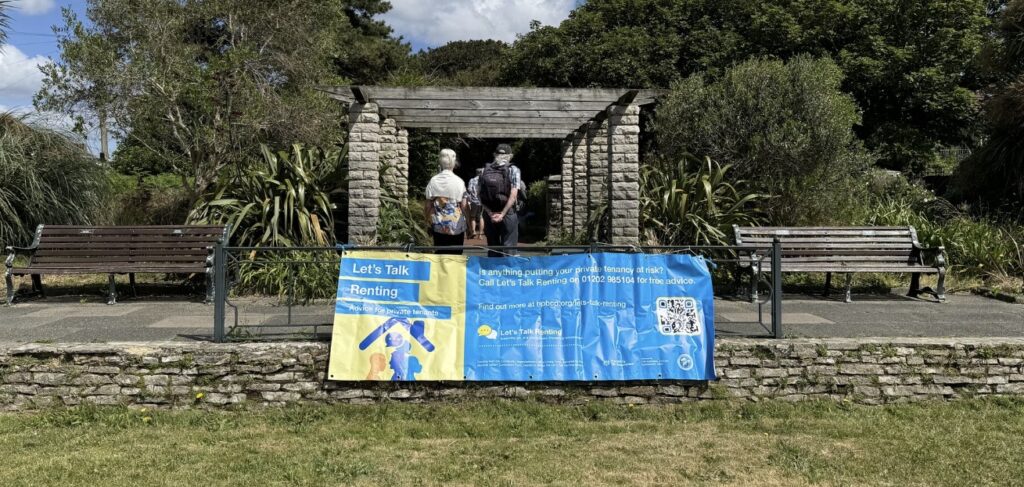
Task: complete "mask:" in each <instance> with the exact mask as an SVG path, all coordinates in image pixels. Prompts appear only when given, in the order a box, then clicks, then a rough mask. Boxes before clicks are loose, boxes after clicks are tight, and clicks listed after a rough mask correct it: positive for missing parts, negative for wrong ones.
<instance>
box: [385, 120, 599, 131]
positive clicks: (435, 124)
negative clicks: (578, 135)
mask: <svg viewBox="0 0 1024 487" xmlns="http://www.w3.org/2000/svg"><path fill="white" fill-rule="evenodd" d="M398 124H399V125H401V126H402V127H405V128H430V129H442V128H454V129H462V130H473V129H490V128H496V129H510V130H515V129H542V130H548V131H563V132H565V133H569V132H572V131H574V130H576V129H577V128H579V125H578V124H575V123H564V122H563V123H560V122H540V121H537V122H534V123H522V122H501V121H494V122H490V123H480V122H447V121H444V120H434V121H426V120H425V121H415V122H409V121H399V122H398Z"/></svg>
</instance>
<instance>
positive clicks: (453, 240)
mask: <svg viewBox="0 0 1024 487" xmlns="http://www.w3.org/2000/svg"><path fill="white" fill-rule="evenodd" d="M430 233H432V234H433V235H434V246H435V247H444V246H448V245H464V244H465V243H466V234H465V233H460V234H458V235H447V234H444V233H437V232H435V231H433V230H431V231H430ZM434 253H435V254H452V255H462V249H444V250H436V251H434Z"/></svg>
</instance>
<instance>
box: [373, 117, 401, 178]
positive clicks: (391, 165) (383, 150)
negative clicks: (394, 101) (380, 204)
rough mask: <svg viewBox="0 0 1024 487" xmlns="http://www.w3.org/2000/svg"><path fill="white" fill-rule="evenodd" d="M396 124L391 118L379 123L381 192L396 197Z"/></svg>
mask: <svg viewBox="0 0 1024 487" xmlns="http://www.w3.org/2000/svg"><path fill="white" fill-rule="evenodd" d="M397 138H398V124H396V123H395V120H394V119H392V118H385V119H384V120H383V121H381V122H380V137H379V139H378V140H380V179H381V181H382V182H383V183H384V187H382V188H381V192H382V193H384V194H391V195H395V196H397V195H398V194H400V190H399V188H398V171H399V169H398V142H397Z"/></svg>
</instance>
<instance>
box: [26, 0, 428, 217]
mask: <svg viewBox="0 0 1024 487" xmlns="http://www.w3.org/2000/svg"><path fill="white" fill-rule="evenodd" d="M388 7H389V5H388V4H387V2H384V1H380V0H349V1H337V0H335V1H328V0H290V1H279V0H152V1H147V2H137V1H134V0H104V1H100V0H90V2H89V5H88V8H87V10H86V16H87V17H88V22H83V21H82V20H81V19H79V18H78V17H77V16H76V15H75V13H74V12H73V11H71V10H70V9H65V10H64V12H63V13H64V21H65V24H64V26H63V27H60V28H57V29H56V32H57V34H58V44H59V47H60V58H59V59H58V60H57V62H55V63H53V64H51V65H46V66H44V67H43V71H44V75H45V79H44V84H43V87H42V89H41V90H40V92H39V93H38V94H37V96H36V100H35V101H36V106H37V108H39V109H45V110H56V111H61V112H64V113H67V114H71V115H73V116H75V117H78V120H79V121H80V122H81V123H87V122H88V121H89V120H93V119H98V120H101V121H102V120H103V119H106V120H109V121H110V125H111V127H112V128H113V129H115V130H116V131H117V132H118V133H119V136H120V137H123V138H127V139H129V140H130V145H131V146H132V147H134V148H136V149H138V148H144V150H147V151H150V152H151V153H152V154H153V155H155V156H156V157H159V158H161V159H163V160H164V161H166V163H167V165H168V166H170V167H173V168H174V170H175V171H176V172H178V173H179V174H180V175H181V177H182V183H183V185H185V186H186V187H187V188H188V189H189V191H190V192H191V194H192V196H193V197H194V198H195V197H198V195H199V194H201V193H202V192H203V191H204V190H205V189H206V187H207V186H208V185H209V184H210V183H211V182H212V181H213V180H214V179H215V178H216V177H217V175H218V174H219V173H220V170H221V168H223V167H226V166H228V165H231V164H239V163H244V162H246V161H248V160H251V159H253V158H255V157H258V155H259V152H258V150H259V145H260V143H269V144H271V145H279V146H285V145H286V144H291V143H294V142H304V143H310V144H317V145H329V144H331V143H335V142H338V141H340V139H341V127H340V121H341V118H342V113H341V107H340V106H339V104H337V103H336V102H333V101H331V100H329V99H328V98H327V97H325V96H323V95H322V94H320V93H318V92H317V91H316V87H317V86H319V85H324V84H341V83H348V82H355V83H372V82H375V81H376V80H377V79H379V78H382V77H384V76H386V74H387V73H388V72H389V71H390V70H392V69H393V68H395V67H396V66H398V65H399V64H401V63H403V62H404V60H405V59H406V57H407V55H408V46H407V45H404V44H402V43H401V42H400V41H398V40H396V39H393V38H391V37H390V34H391V30H390V28H388V27H387V26H386V25H384V24H383V23H382V22H379V21H377V20H374V19H373V16H374V15H376V14H379V13H381V12H384V11H386V10H387V8H388Z"/></svg>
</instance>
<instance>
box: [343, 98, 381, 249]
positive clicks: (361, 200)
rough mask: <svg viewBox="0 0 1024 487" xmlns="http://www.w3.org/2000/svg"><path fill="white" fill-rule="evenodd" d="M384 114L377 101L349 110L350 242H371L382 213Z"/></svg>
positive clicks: (357, 104) (363, 243) (375, 234)
mask: <svg viewBox="0 0 1024 487" xmlns="http://www.w3.org/2000/svg"><path fill="white" fill-rule="evenodd" d="M379 121H380V116H379V115H378V114H377V104H376V103H353V104H352V107H351V108H350V110H349V138H348V178H349V179H348V241H349V243H354V244H362V245H371V244H373V243H374V241H375V240H376V239H377V218H378V217H379V216H380V125H379V124H378V122H379Z"/></svg>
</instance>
